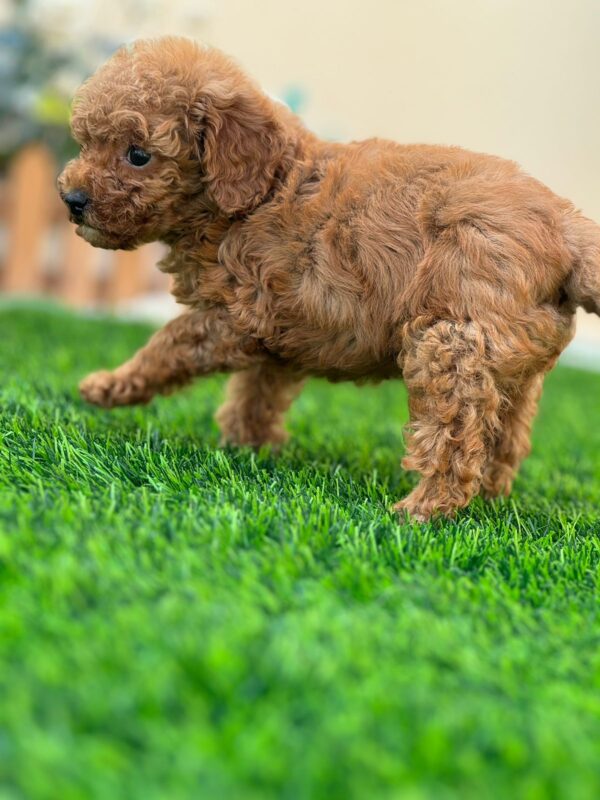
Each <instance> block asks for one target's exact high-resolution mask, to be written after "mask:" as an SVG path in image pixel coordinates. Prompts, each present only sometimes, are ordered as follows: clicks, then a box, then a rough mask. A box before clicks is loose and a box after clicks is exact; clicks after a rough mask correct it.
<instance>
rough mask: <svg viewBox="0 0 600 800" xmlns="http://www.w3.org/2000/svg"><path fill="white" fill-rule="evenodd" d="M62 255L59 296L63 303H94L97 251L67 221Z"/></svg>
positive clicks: (77, 304) (74, 304)
mask: <svg viewBox="0 0 600 800" xmlns="http://www.w3.org/2000/svg"><path fill="white" fill-rule="evenodd" d="M62 245H63V247H64V257H63V258H62V259H61V265H62V269H61V274H60V284H59V290H60V297H61V300H64V302H65V303H69V304H70V305H73V306H76V307H79V308H81V307H86V306H92V305H94V304H95V303H96V302H97V300H98V297H97V285H96V284H97V281H96V272H95V267H96V263H97V261H98V259H97V251H95V250H94V249H93V247H92V246H91V245H89V244H88V243H87V242H86V241H85V240H84V239H81V238H80V237H79V236H77V234H76V233H75V228H74V227H73V226H72V225H71V224H70V223H68V224H67V225H65V227H64V233H63V235H62Z"/></svg>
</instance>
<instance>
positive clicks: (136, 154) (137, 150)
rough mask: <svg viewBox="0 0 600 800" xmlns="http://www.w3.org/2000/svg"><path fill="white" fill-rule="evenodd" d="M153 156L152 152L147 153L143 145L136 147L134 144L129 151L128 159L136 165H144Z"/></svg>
mask: <svg viewBox="0 0 600 800" xmlns="http://www.w3.org/2000/svg"><path fill="white" fill-rule="evenodd" d="M151 158H152V156H151V155H150V153H147V152H146V151H145V150H143V149H142V148H141V147H136V145H134V144H132V145H131V147H130V148H129V150H128V151H127V161H129V163H130V164H132V165H133V166H134V167H144V166H145V165H146V164H147V163H148V162H149V161H150V159H151Z"/></svg>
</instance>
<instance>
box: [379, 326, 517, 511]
mask: <svg viewBox="0 0 600 800" xmlns="http://www.w3.org/2000/svg"><path fill="white" fill-rule="evenodd" d="M486 349H487V348H486V336H485V333H484V331H483V330H482V328H481V326H480V325H478V324H476V323H474V322H450V321H443V322H438V323H435V324H433V325H431V326H430V327H426V328H425V329H420V330H419V329H417V330H412V331H408V332H407V336H406V338H405V345H404V355H403V377H404V381H405V383H406V387H407V389H408V396H409V409H410V425H409V428H408V435H407V454H406V457H405V458H404V460H403V462H402V463H403V466H404V467H405V468H406V469H409V470H415V471H416V472H419V473H420V474H421V480H420V482H419V484H418V485H417V487H416V488H415V489H414V490H413V491H412V492H411V493H410V494H409V495H408V497H406V498H405V499H404V500H402V501H401V502H399V503H397V504H396V505H395V506H394V509H395V510H396V511H405V512H408V514H409V515H411V516H412V517H414V518H416V519H418V520H422V521H423V520H427V519H429V518H430V517H432V516H434V515H436V514H443V515H446V516H450V515H451V514H452V513H453V512H454V511H455V510H456V509H458V508H462V507H463V506H466V505H467V504H468V503H469V501H470V500H471V499H472V498H473V496H474V495H476V494H477V492H478V491H479V488H480V485H481V481H482V477H483V472H484V468H485V465H486V462H487V460H488V457H489V455H490V452H491V449H492V447H493V444H494V441H495V437H496V435H497V432H498V429H499V419H498V411H499V408H500V403H501V395H500V392H499V390H498V388H497V386H496V383H495V380H494V376H493V374H492V370H491V368H490V365H489V363H488V360H487V356H486Z"/></svg>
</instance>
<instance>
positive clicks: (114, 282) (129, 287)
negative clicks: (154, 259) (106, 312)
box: [108, 250, 148, 305]
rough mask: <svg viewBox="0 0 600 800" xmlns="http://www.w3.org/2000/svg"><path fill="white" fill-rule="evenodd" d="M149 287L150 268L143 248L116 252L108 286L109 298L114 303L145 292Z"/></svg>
mask: <svg viewBox="0 0 600 800" xmlns="http://www.w3.org/2000/svg"><path fill="white" fill-rule="evenodd" d="M147 289H148V270H147V265H146V259H145V258H144V252H143V250H118V251H117V252H115V258H114V261H113V269H112V274H111V276H110V283H109V288H108V300H109V302H110V303H111V304H112V305H114V304H115V303H118V302H121V301H123V300H130V299H131V298H132V297H137V296H138V295H140V294H143V293H144V292H145V291H147Z"/></svg>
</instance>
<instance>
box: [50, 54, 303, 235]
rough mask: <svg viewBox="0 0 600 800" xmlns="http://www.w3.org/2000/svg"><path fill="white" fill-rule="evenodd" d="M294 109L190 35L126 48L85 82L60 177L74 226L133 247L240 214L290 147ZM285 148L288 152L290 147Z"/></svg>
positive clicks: (255, 200)
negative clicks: (70, 154)
mask: <svg viewBox="0 0 600 800" xmlns="http://www.w3.org/2000/svg"><path fill="white" fill-rule="evenodd" d="M287 119H288V112H287V111H286V109H284V107H283V106H279V104H277V103H274V102H273V101H272V100H270V99H269V98H268V97H267V96H265V95H264V94H263V93H262V92H261V91H260V90H259V89H258V88H257V87H256V86H255V85H254V84H253V83H252V82H251V81H250V80H249V79H248V78H246V77H245V76H244V75H243V73H242V72H241V71H240V70H239V68H238V67H237V66H236V65H235V64H234V63H233V62H232V61H231V60H230V59H228V58H227V57H226V56H224V55H223V54H222V53H220V52H219V51H216V50H212V49H208V48H204V47H201V46H199V45H197V44H195V43H194V42H192V41H190V40H187V39H179V38H163V39H156V40H148V41H139V42H136V43H135V44H134V45H133V46H131V47H125V48H123V49H121V50H119V51H118V52H117V53H116V54H115V55H114V56H113V57H112V58H111V59H110V60H109V61H108V62H107V63H106V64H105V65H104V66H102V67H101V68H100V69H99V70H98V71H97V72H96V73H95V74H94V75H93V76H92V77H91V78H90V79H89V80H88V81H87V82H86V83H84V84H83V86H82V87H81V89H80V90H79V91H78V93H77V95H76V97H75V99H74V103H73V116H72V130H73V135H74V137H75V139H76V140H77V142H78V143H79V145H80V146H81V153H80V155H79V157H78V158H76V159H74V160H73V161H71V162H69V163H68V164H67V166H66V167H65V169H64V171H63V173H62V174H61V176H60V178H59V189H60V193H61V196H62V198H63V200H64V201H65V203H66V204H67V206H68V208H69V211H70V216H71V219H72V221H73V222H75V223H77V225H78V229H77V231H78V233H79V234H80V235H81V236H83V237H84V238H85V239H87V240H88V241H89V242H90V243H91V244H93V245H96V246H98V247H108V248H124V249H129V248H132V247H136V246H137V245H138V244H141V243H143V242H147V241H152V240H156V239H166V240H168V239H169V238H170V237H173V236H176V235H178V233H180V232H184V231H185V230H190V229H191V228H194V227H198V226H201V225H202V220H205V219H206V218H207V215H208V216H210V215H211V214H214V213H221V214H224V215H239V214H243V213H245V212H248V211H250V210H252V209H253V208H255V207H256V206H257V205H258V204H259V203H260V202H261V201H263V200H264V198H265V197H266V196H267V195H268V194H269V192H270V191H271V189H272V187H273V185H274V182H275V180H276V177H277V175H278V174H279V173H280V172H281V170H282V169H284V164H285V161H286V158H288V157H289V154H290V153H291V151H292V148H293V142H292V140H293V126H290V125H289V124H287V122H286V121H287ZM286 154H287V155H286Z"/></svg>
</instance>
